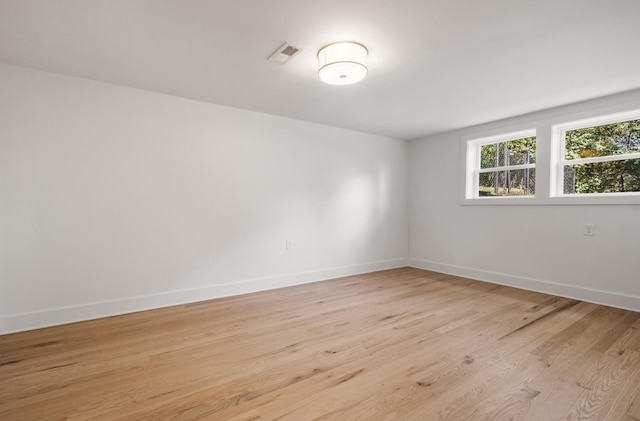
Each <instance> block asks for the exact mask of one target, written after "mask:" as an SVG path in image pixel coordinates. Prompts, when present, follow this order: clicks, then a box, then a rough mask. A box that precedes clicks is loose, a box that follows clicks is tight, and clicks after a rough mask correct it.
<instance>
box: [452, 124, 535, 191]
mask: <svg viewBox="0 0 640 421" xmlns="http://www.w3.org/2000/svg"><path fill="white" fill-rule="evenodd" d="M527 137H536V129H526V130H518V131H512V132H509V133H500V134H496V135H491V136H486V137H479V138H475V137H470V138H466V139H464V144H463V147H464V149H465V151H466V156H465V166H464V172H465V175H464V176H465V189H464V193H463V197H462V202H463V203H466V204H471V203H473V204H487V203H493V204H497V203H500V204H516V203H518V204H522V203H523V201H528V200H532V199H533V198H534V197H535V196H534V195H530V196H492V197H484V196H483V197H481V196H479V195H478V190H479V174H481V173H485V172H493V171H496V170H499V171H508V170H518V169H527V168H529V169H531V168H536V165H537V164H536V163H537V162H538V156H537V155H538V154H537V148H536V163H534V164H523V165H508V166H500V167H496V168H480V150H481V149H482V146H484V145H490V144H492V143H500V142H508V141H510V140H517V139H524V138H527Z"/></svg>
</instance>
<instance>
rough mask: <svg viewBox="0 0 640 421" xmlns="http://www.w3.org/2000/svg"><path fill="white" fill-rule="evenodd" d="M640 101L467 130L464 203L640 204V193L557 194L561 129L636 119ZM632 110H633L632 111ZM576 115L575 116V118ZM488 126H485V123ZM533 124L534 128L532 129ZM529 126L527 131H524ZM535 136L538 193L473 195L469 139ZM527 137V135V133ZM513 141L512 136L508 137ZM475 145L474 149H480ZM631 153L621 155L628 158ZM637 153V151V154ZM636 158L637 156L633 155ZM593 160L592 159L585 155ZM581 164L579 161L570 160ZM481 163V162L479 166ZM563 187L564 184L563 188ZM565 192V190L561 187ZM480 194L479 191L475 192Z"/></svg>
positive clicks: (463, 148)
mask: <svg viewBox="0 0 640 421" xmlns="http://www.w3.org/2000/svg"><path fill="white" fill-rule="evenodd" d="M639 106H640V103H639V101H632V102H629V103H626V104H621V103H620V104H615V105H609V106H605V107H598V108H591V109H589V110H582V111H578V112H574V113H562V114H557V115H549V114H550V113H551V112H549V114H547V115H543V117H540V118H538V119H537V121H534V122H531V121H530V122H529V123H528V124H527V123H521V124H510V125H503V126H500V127H498V126H497V125H495V124H492V125H491V126H489V127H487V128H479V130H476V131H474V132H467V133H465V134H463V135H462V137H461V138H460V158H461V160H460V166H459V168H460V177H461V178H460V179H461V180H462V181H463V183H461V184H462V185H461V186H460V190H459V191H460V194H459V197H460V202H459V203H460V204H461V205H494V206H511V205H513V206H522V205H524V206H531V205H543V206H546V205H562V206H572V205H640V193H637V194H636V193H632V192H626V193H592V194H588V195H586V194H563V195H562V196H558V195H554V194H555V193H556V192H557V191H558V187H557V179H558V178H557V174H558V170H559V169H562V171H564V167H562V166H560V162H561V161H562V160H564V145H562V148H559V147H558V146H559V145H558V142H560V139H564V137H563V136H559V133H558V131H559V130H561V129H564V130H573V129H577V128H582V127H585V126H584V125H585V124H586V125H587V127H589V126H595V125H604V124H610V123H617V122H620V121H627V120H635V119H638V118H640V108H638V107H639ZM629 110H632V111H629ZM572 117H573V118H572ZM485 127H486V126H485ZM531 127H534V129H531ZM524 129H526V130H524ZM532 132H533V135H534V136H536V164H535V165H536V167H535V168H536V192H535V196H499V197H477V198H468V197H472V196H473V192H474V191H476V192H477V191H478V186H477V182H476V181H475V180H474V174H470V171H469V170H468V168H469V165H470V162H471V165H472V166H471V168H472V169H473V168H474V167H473V162H474V161H470V159H475V158H474V155H473V154H474V153H479V152H474V151H470V149H473V148H470V147H469V145H470V144H469V141H474V142H482V141H486V143H492V142H494V141H500V140H505V139H507V138H509V137H511V136H513V135H514V134H515V135H518V134H519V133H525V134H527V133H532ZM524 137H526V136H524ZM509 140H510V139H509ZM477 145H478V143H476V144H475V149H479V147H478V146H477ZM630 155H631V154H627V155H620V157H621V158H622V159H626V158H628V157H629V156H630ZM634 155H635V154H634ZM634 157H635V156H634ZM583 159H591V158H583ZM570 161H571V162H572V163H578V160H570ZM478 166H479V165H478ZM561 188H562V187H561ZM560 191H562V190H560ZM476 194H477V193H476Z"/></svg>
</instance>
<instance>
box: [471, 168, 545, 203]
mask: <svg viewBox="0 0 640 421" xmlns="http://www.w3.org/2000/svg"><path fill="white" fill-rule="evenodd" d="M535 176H536V173H535V169H533V168H531V169H523V170H511V171H491V172H486V173H480V180H479V182H480V183H479V186H480V188H479V192H478V196H481V197H482V196H530V195H533V194H534V193H535V186H536V182H535V181H536V177H535Z"/></svg>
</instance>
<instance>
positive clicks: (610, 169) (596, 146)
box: [564, 120, 640, 193]
mask: <svg viewBox="0 0 640 421" xmlns="http://www.w3.org/2000/svg"><path fill="white" fill-rule="evenodd" d="M565 145H566V159H567V160H571V159H580V158H591V157H598V156H610V155H624V154H630V153H638V152H640V120H632V121H626V122H622V123H613V124H607V125H603V126H597V127H588V128H584V129H577V130H571V131H568V132H567V133H566V136H565ZM564 184H565V187H564V192H565V193H574V192H575V193H612V192H628V191H640V159H628V160H620V161H609V162H598V163H591V164H582V165H571V166H567V167H565V183H564Z"/></svg>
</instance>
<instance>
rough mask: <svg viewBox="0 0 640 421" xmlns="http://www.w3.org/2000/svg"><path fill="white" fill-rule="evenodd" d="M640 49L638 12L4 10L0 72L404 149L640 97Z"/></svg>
mask: <svg viewBox="0 0 640 421" xmlns="http://www.w3.org/2000/svg"><path fill="white" fill-rule="evenodd" d="M338 40H355V41H359V42H361V43H363V44H365V45H366V46H367V47H368V49H369V75H368V77H367V78H366V79H365V80H364V81H363V82H361V83H359V84H356V85H351V86H342V87H340V86H329V85H325V84H323V83H322V82H320V81H319V79H318V76H317V61H316V53H317V50H318V49H319V48H320V47H321V46H322V45H324V44H326V43H329V42H332V41H338ZM639 40H640V1H638V0H484V1H479V0H321V1H318V0H316V1H308V0H224V1H223V0H0V62H4V63H7V64H14V65H19V66H26V67H31V68H35V69H41V70H47V71H51V72H57V73H63V74H68V75H73V76H79V77H84V78H88V79H94V80H99V81H104V82H110V83H115V84H119V85H125V86H130V87H136V88H141V89H146V90H150V91H156V92H162V93H166V94H171V95H176V96H181V97H186V98H192V99H197V100H202V101H207V102H212V103H216V104H222V105H228V106H232V107H238V108H244V109H248V110H255V111H260V112H264V113H269V114H276V115H280V116H285V117H290V118H295V119H300V120H306V121H313V122H317V123H322V124H328V125H331V126H337V127H343V128H349V129H353V130H359V131H363V132H369V133H376V134H381V135H386V136H391V137H396V138H401V139H411V138H416V137H421V136H425V135H428V134H432V133H436V132H441V131H445V130H450V129H455V128H459V127H464V126H469V125H473V124H478V123H483V122H487V121H492V120H497V119H501V118H506V117H510V116H514V115H518V114H523V113H526V112H530V111H535V110H539V109H544V108H549V107H554V106H558V105H564V104H567V103H572V102H576V101H580V100H585V99H589V98H594V97H598V96H603V95H607V94H611V93H616V92H621V91H625V90H630V89H635V88H639V87H640V50H639V49H638V41H639ZM284 41H289V42H291V43H293V44H295V45H298V46H300V47H302V48H304V51H303V52H302V53H301V54H299V55H298V56H296V57H295V58H294V59H293V60H292V61H291V62H289V63H288V64H286V65H284V66H280V65H277V64H274V63H270V62H268V61H267V58H268V57H269V56H270V55H271V53H273V52H274V51H275V50H276V49H277V48H278V47H279V46H280V45H281V44H282V43H283V42H284Z"/></svg>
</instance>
